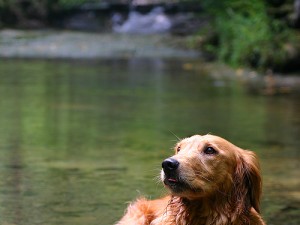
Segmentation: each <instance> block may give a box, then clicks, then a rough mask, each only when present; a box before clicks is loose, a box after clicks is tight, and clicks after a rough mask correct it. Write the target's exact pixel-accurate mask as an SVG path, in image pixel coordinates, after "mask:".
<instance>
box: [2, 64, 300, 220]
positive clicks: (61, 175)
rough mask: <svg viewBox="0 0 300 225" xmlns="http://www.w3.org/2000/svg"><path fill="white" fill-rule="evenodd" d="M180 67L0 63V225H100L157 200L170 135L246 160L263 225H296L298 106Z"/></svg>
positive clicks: (172, 139) (290, 100) (299, 143)
mask: <svg viewBox="0 0 300 225" xmlns="http://www.w3.org/2000/svg"><path fill="white" fill-rule="evenodd" d="M184 63H185V62H184V61H160V60H132V61H114V60H110V61H109V60H107V61H101V62H89V63H88V62H78V61H73V62H54V61H50V62H49V61H3V60H2V61H1V62H0V71H1V74H0V124H1V126H0V224H18V225H22V224H31V225H34V224H49V225H55V224H60V225H67V224H72V225H76V224H78V225H79V224H89V225H93V224H112V223H113V222H114V221H116V220H117V219H118V218H119V217H120V216H121V215H122V213H123V210H124V208H125V207H126V202H128V201H129V200H132V199H134V198H136V197H137V196H139V195H146V196H149V197H151V198H155V197H159V196H161V195H163V194H164V193H165V192H164V189H163V187H162V185H161V184H160V183H159V182H157V179H156V177H157V175H158V173H159V170H160V164H161V161H162V159H164V158H165V157H167V156H169V155H171V154H172V152H171V151H170V148H171V147H172V146H173V145H174V143H175V142H176V137H174V136H173V135H172V134H171V132H170V131H172V132H174V133H175V134H176V135H178V136H180V137H184V136H187V135H191V134H194V133H202V134H205V133H208V132H210V133H213V134H217V135H220V136H223V137H225V138H227V139H229V140H230V141H232V142H233V143H235V144H237V145H239V146H241V147H244V148H250V149H252V150H254V151H256V152H257V154H258V155H259V156H260V159H261V164H262V169H263V175H264V198H263V205H262V207H263V209H262V211H263V214H264V216H265V218H266V220H267V221H269V222H271V223H272V224H284V223H282V221H286V220H287V218H288V219H289V221H290V222H289V224H299V221H300V219H299V218H298V217H299V205H300V204H299V202H300V192H299V185H300V181H299V146H300V139H299V136H300V135H299V134H300V115H299V112H300V104H299V99H298V98H297V97H293V98H282V97H275V98H269V97H263V96H249V95H247V94H245V93H244V91H243V90H242V89H241V88H240V86H239V85H237V84H236V82H234V81H232V80H224V81H221V82H220V81H217V82H216V81H214V80H212V79H211V78H210V77H209V76H208V75H207V73H206V72H204V71H197V72H196V71H190V70H188V71H184V70H183V69H182V68H183V66H182V65H183V64H184ZM216 83H222V85H215V84H216Z"/></svg>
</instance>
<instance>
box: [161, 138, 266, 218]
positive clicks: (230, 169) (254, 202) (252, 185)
mask: <svg viewBox="0 0 300 225" xmlns="http://www.w3.org/2000/svg"><path fill="white" fill-rule="evenodd" d="M162 168H163V169H162V171H161V179H162V181H163V183H164V184H165V186H166V187H167V188H168V189H169V190H170V191H171V193H172V195H175V196H179V197H184V198H187V199H197V198H203V197H213V196H223V197H226V198H227V199H230V201H232V202H237V203H238V202H240V203H241V204H243V205H245V204H246V205H248V206H252V207H254V208H255V209H256V210H257V211H258V212H259V199H260V195H261V177H260V172H259V165H258V161H257V159H256V156H255V154H254V153H253V152H250V151H247V150H243V149H241V148H239V147H237V146H235V145H233V144H232V143H230V142H228V141H226V140H225V139H223V138H221V137H217V136H214V135H204V136H200V135H194V136H192V137H189V138H185V139H183V140H181V141H179V142H178V143H177V144H176V146H175V155H174V156H172V157H170V158H167V159H165V160H164V161H163V163H162Z"/></svg>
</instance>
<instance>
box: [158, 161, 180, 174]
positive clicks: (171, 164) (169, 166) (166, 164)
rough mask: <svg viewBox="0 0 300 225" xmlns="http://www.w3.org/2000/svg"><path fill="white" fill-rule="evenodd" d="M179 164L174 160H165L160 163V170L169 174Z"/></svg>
mask: <svg viewBox="0 0 300 225" xmlns="http://www.w3.org/2000/svg"><path fill="white" fill-rule="evenodd" d="M178 166H179V162H178V161H177V160H176V159H174V158H167V159H165V160H164V161H163V162H162V168H163V170H164V171H165V172H171V171H174V170H176V169H177V168H178Z"/></svg>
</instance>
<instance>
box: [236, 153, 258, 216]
mask: <svg viewBox="0 0 300 225" xmlns="http://www.w3.org/2000/svg"><path fill="white" fill-rule="evenodd" d="M233 182H234V188H233V193H232V197H233V198H234V201H235V202H236V204H237V207H238V210H242V211H244V210H247V209H248V210H249V208H250V207H253V208H254V209H255V210H256V211H257V212H258V213H259V212H260V208H259V204H260V197H261V192H262V180H261V176H260V168H259V163H258V159H257V157H256V155H255V153H254V152H251V151H246V150H242V153H241V154H240V155H239V156H238V158H237V165H236V170H235V174H234V178H233Z"/></svg>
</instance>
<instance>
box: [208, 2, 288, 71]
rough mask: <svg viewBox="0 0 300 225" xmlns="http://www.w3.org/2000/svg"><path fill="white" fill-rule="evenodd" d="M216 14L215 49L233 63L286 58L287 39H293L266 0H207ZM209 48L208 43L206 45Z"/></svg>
mask: <svg viewBox="0 0 300 225" xmlns="http://www.w3.org/2000/svg"><path fill="white" fill-rule="evenodd" d="M204 5H205V7H206V9H207V11H208V12H209V13H210V14H211V15H213V16H214V18H215V20H214V22H215V24H214V29H215V32H216V33H217V36H218V39H219V41H218V45H217V46H209V48H213V47H214V50H213V51H214V53H216V55H217V57H218V58H219V59H221V60H222V61H225V62H228V63H230V64H232V65H241V64H242V65H247V66H254V67H258V68H264V67H273V66H274V65H275V64H276V65H278V64H280V63H282V62H283V61H284V60H285V58H286V52H285V50H284V47H283V46H284V43H287V42H290V41H291V40H290V39H291V35H289V34H290V33H289V31H288V29H287V26H284V25H283V23H281V22H280V21H278V20H276V19H275V18H272V17H270V16H269V15H268V14H267V6H266V4H265V1H263V0H254V1H241V0H224V1H214V2H211V1H205V3H204ZM205 48H207V47H205Z"/></svg>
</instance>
